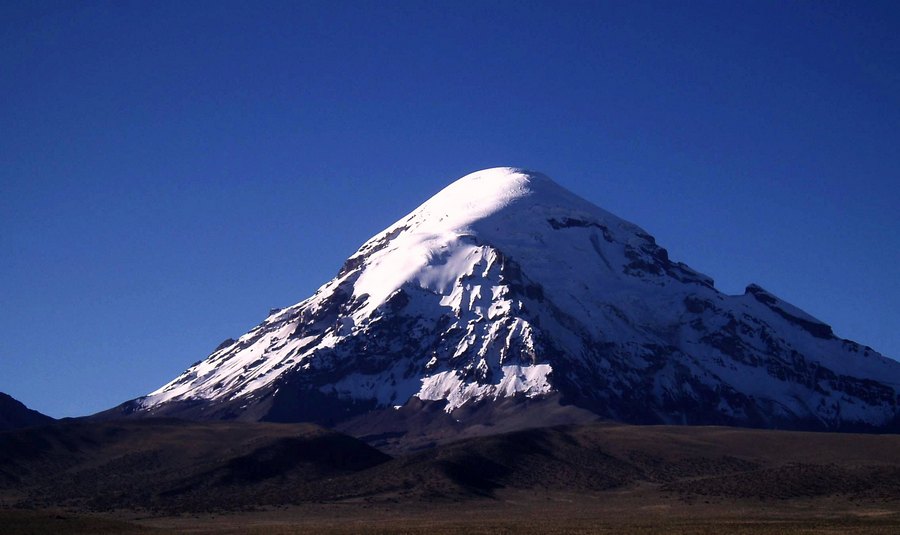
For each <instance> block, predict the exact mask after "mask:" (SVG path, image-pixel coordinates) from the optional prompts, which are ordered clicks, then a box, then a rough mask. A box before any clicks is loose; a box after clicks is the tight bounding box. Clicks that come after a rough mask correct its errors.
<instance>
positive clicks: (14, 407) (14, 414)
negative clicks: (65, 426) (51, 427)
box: [0, 392, 54, 431]
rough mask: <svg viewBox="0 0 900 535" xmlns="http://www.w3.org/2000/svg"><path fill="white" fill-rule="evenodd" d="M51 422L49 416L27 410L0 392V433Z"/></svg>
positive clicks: (21, 404)
mask: <svg viewBox="0 0 900 535" xmlns="http://www.w3.org/2000/svg"><path fill="white" fill-rule="evenodd" d="M53 421H54V419H53V418H51V417H50V416H47V415H45V414H41V413H39V412H38V411H36V410H33V409H29V408H28V407H26V406H25V405H24V404H23V403H22V402H20V401H18V400H17V399H15V398H13V397H12V396H10V395H8V394H4V393H3V392H0V431H5V430H8V429H21V428H23V427H31V426H35V425H43V424H48V423H50V422H53Z"/></svg>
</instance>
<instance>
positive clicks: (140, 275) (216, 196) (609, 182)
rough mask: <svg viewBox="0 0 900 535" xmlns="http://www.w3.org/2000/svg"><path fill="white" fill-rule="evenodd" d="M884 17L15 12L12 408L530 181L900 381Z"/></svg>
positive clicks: (644, 9) (196, 9)
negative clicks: (530, 175) (424, 215)
mask: <svg viewBox="0 0 900 535" xmlns="http://www.w3.org/2000/svg"><path fill="white" fill-rule="evenodd" d="M898 6H900V4H898V3H897V2H886V3H874V2H854V3H834V2H773V3H766V2H760V1H753V2H718V1H716V2H711V3H705V2H698V1H693V0H692V1H690V2H672V1H666V2H658V3H657V2H631V1H627V2H626V1H621V2H590V3H577V2H557V1H552V2H538V3H530V2H521V1H517V2H513V3H497V2H487V3H485V2H461V1H453V2H446V3H444V2H436V1H428V2H391V1H386V2H382V1H379V2H374V1H355V2H335V1H333V0H332V1H327V2H321V3H319V2H285V3H279V2H275V3H273V2H246V3H227V2H211V1H210V2H149V1H147V2H115V3H113V2H110V3H99V2H86V3H74V2H61V3H42V2H32V1H29V2H3V3H2V6H0V251H2V252H0V391H6V392H9V393H10V394H11V395H13V396H15V397H17V398H19V399H21V400H22V401H24V402H25V403H26V404H28V405H30V406H33V407H34V408H37V409H38V410H41V411H43V412H46V413H49V414H51V415H53V416H74V415H82V414H87V413H91V412H95V411H99V410H102V409H105V408H108V407H111V406H113V405H115V404H117V403H119V402H122V401H124V400H127V399H130V398H133V397H136V396H139V395H141V394H144V393H147V392H149V391H151V390H153V389H155V388H157V387H159V386H160V385H162V384H163V383H165V382H166V381H168V380H170V379H171V378H173V377H174V376H176V375H177V374H178V373H180V372H181V371H182V370H183V369H184V368H185V367H186V366H188V365H189V364H191V363H192V362H194V361H197V360H199V359H201V358H203V357H204V356H205V355H207V354H208V353H209V352H210V351H211V350H212V349H213V348H214V347H215V346H216V345H217V344H218V343H219V342H220V341H221V340H223V339H225V338H227V337H236V336H238V335H240V334H242V333H243V332H245V331H247V330H248V329H249V328H251V327H252V326H254V325H256V324H257V323H258V322H259V321H261V320H262V319H263V318H264V317H265V316H266V314H267V312H268V310H269V308H270V307H275V306H286V305H290V304H293V303H295V302H297V301H299V300H301V299H303V298H305V297H307V296H308V295H309V294H311V293H312V292H313V291H314V290H315V288H316V287H317V286H319V285H320V284H322V283H324V282H326V281H327V280H328V279H330V278H331V277H332V276H334V274H335V273H336V272H337V270H338V268H339V267H340V265H341V263H342V261H343V260H344V258H346V257H347V256H349V255H350V254H351V253H352V252H353V251H354V250H355V249H356V247H358V246H359V245H360V244H361V243H362V242H363V241H364V240H366V239H367V238H368V237H369V236H371V235H372V234H374V233H376V232H378V231H379V230H381V229H382V228H384V227H386V226H387V225H389V224H390V223H392V222H393V221H394V220H396V219H398V218H399V217H401V216H402V215H404V214H405V213H407V212H408V211H410V210H412V209H413V208H415V207H416V206H417V205H418V204H419V203H421V202H422V201H424V200H425V199H426V198H427V197H429V196H430V195H432V194H434V193H435V192H437V191H438V190H439V189H441V188H442V187H443V186H444V185H446V184H447V183H449V182H450V181H452V180H454V179H455V178H458V177H460V176H462V175H464V174H466V173H468V172H471V171H474V170H477V169H480V168H484V167H493V166H498V165H511V166H521V167H528V168H532V169H536V170H541V171H544V172H546V173H547V174H549V175H550V176H552V177H554V178H555V179H556V180H557V181H558V182H560V183H561V184H563V185H564V186H566V187H568V188H569V189H571V190H573V191H575V192H576V193H578V194H580V195H582V196H583V197H586V198H587V199H589V200H591V201H593V202H595V203H597V204H599V205H600V206H603V207H604V208H606V209H608V210H610V211H612V212H614V213H616V214H618V215H620V216H622V217H624V218H626V219H629V220H631V221H634V222H635V223H638V224H639V225H641V226H642V227H644V228H645V229H646V230H648V231H649V232H650V233H651V234H653V235H655V236H656V237H657V239H658V241H659V242H660V243H661V244H662V245H663V246H665V247H667V248H668V249H669V251H670V254H671V256H672V257H673V258H674V259H676V260H681V261H684V262H686V263H688V264H689V265H691V266H692V267H694V268H695V269H698V270H700V271H703V272H705V273H707V274H709V275H711V276H712V277H714V278H715V279H716V281H717V286H718V287H719V288H720V289H722V290H724V291H726V292H728V293H741V292H743V289H744V287H745V286H746V285H747V284H748V283H750V282H756V283H759V284H761V285H762V286H764V287H765V288H767V289H769V290H770V291H772V292H773V293H775V294H777V295H779V296H781V297H782V298H784V299H786V300H788V301H790V302H793V303H794V304H796V305H798V306H800V307H801V308H804V309H806V310H807V311H808V312H810V313H811V314H813V315H815V316H817V317H819V318H821V319H823V320H825V321H827V322H829V323H831V324H832V325H833V326H834V329H835V331H836V332H837V333H838V334H839V335H841V336H844V337H849V338H853V339H856V340H857V341H859V342H862V343H865V344H868V345H871V346H873V347H875V348H876V349H878V350H880V351H881V352H883V353H885V354H887V355H889V356H893V357H900V329H898V326H900V305H898V303H900V276H898V275H900V269H898V265H900V211H898V206H900V180H898V179H900V7H898Z"/></svg>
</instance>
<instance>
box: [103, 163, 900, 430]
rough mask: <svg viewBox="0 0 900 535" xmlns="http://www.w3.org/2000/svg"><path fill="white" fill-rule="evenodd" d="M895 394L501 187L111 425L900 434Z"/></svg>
mask: <svg viewBox="0 0 900 535" xmlns="http://www.w3.org/2000/svg"><path fill="white" fill-rule="evenodd" d="M898 389H900V363H897V362H896V361H893V360H890V359H887V358H885V357H884V356H882V355H880V354H878V353H877V352H875V351H874V350H872V349H870V348H868V347H864V346H860V345H859V344H857V343H855V342H852V341H848V340H843V339H839V338H837V337H835V336H834V334H833V333H832V331H831V328H830V327H829V326H827V325H825V324H824V323H822V322H821V321H819V320H817V319H816V318H813V317H811V316H809V315H808V314H806V313H804V312H803V311H801V310H799V309H797V308H796V307H793V306H792V305H790V304H788V303H785V302H784V301H782V300H780V299H779V298H777V297H776V296H774V295H772V294H771V293H769V292H767V291H766V290H764V289H762V288H760V287H759V286H756V285H750V286H748V288H747V290H746V292H745V293H744V294H743V295H737V296H729V295H725V294H722V293H721V292H719V291H717V290H716V289H715V287H714V284H713V281H712V279H710V278H709V277H707V276H705V275H703V274H700V273H697V272H696V271H694V270H692V269H690V268H689V267H688V266H686V265H685V264H682V263H679V262H673V261H672V260H670V259H669V257H668V254H667V252H666V250H665V249H663V248H662V247H660V246H658V245H657V244H656V242H655V240H654V239H653V237H652V236H650V235H649V234H648V233H646V232H645V231H643V230H642V229H641V228H639V227H637V226H635V225H633V224H631V223H628V222H626V221H624V220H622V219H619V218H618V217H616V216H614V215H612V214H610V213H608V212H606V211H604V210H603V209H601V208H599V207H597V206H595V205H593V204H591V203H589V202H588V201H585V200H584V199H581V198H579V197H578V196H576V195H574V194H572V193H571V192H569V191H567V190H565V189H564V188H562V187H561V186H559V185H558V184H556V183H555V182H553V181H552V180H551V179H549V178H548V177H546V176H545V175H542V174H539V173H532V172H528V171H522V170H518V169H511V168H498V169H489V170H485V171H480V172H477V173H473V174H471V175H468V176H466V177H463V178H461V179H459V180H458V181H456V182H454V183H452V184H451V185H450V186H448V187H447V188H445V189H444V190H442V191H441V192H439V193H438V194H437V195H435V196H434V197H432V198H431V199H430V200H428V201H427V202H426V203H424V204H423V205H422V206H420V207H419V208H417V209H416V210H414V211H413V212H412V213H410V214H409V215H407V216H406V217H404V218H403V219H401V220H400V221H398V222H397V223H395V224H394V225H392V226H391V227H389V228H387V229H385V230H384V231H382V232H381V233H379V234H377V235H376V236H374V237H373V238H372V239H370V240H369V241H367V242H366V243H365V244H363V245H362V247H360V249H359V250H358V251H357V252H356V253H355V254H354V255H353V256H351V257H350V258H349V259H348V260H347V262H346V263H345V264H344V266H343V267H342V268H341V270H340V272H339V273H338V275H337V277H336V278H335V279H333V280H332V281H330V282H328V283H327V284H325V285H324V286H322V287H321V288H319V290H318V291H317V292H316V293H315V294H314V295H313V296H311V297H310V298H308V299H306V300H304V301H302V302H300V303H298V304H296V305H294V306H292V307H289V308H286V309H283V310H277V311H275V312H274V313H272V314H271V315H270V316H269V317H268V318H267V319H266V320H265V321H264V322H263V323H262V324H260V325H259V326H258V327H256V328H254V329H253V330H251V331H250V332H248V333H247V334H245V335H243V336H241V337H240V338H239V339H237V340H228V341H226V342H225V343H223V344H222V345H221V346H220V347H219V348H217V350H216V351H214V352H213V353H212V354H211V355H210V356H209V357H207V358H206V359H205V360H203V361H200V362H198V363H197V364H195V365H194V366H192V367H190V368H189V369H188V370H186V371H185V372H184V373H183V374H182V375H181V376H179V377H177V378H175V379H174V380H173V381H172V382H170V383H168V384H167V385H165V386H163V387H162V388H160V389H159V390H157V391H155V392H153V393H151V394H149V395H148V396H145V397H143V398H139V399H137V400H134V401H133V402H129V403H127V404H125V405H124V406H122V407H121V408H120V409H119V410H117V411H115V412H116V413H118V414H121V413H123V412H124V413H126V414H136V415H153V414H157V415H159V414H162V415H179V416H186V417H192V418H239V419H248V420H281V421H304V420H309V421H317V422H323V423H329V424H339V423H340V422H343V421H347V420H349V419H352V418H353V417H354V416H356V415H359V414H362V413H366V412H367V411H371V410H378V411H381V412H391V411H396V412H398V413H400V412H402V411H406V412H409V411H419V410H423V409H421V407H423V405H425V406H427V405H429V404H437V405H438V406H439V407H440V408H441V409H442V410H443V412H444V413H445V414H447V415H448V418H447V419H446V420H447V422H448V424H449V423H450V422H452V421H454V420H458V419H460V417H462V416H465V417H468V418H474V419H477V418H475V417H474V416H472V414H473V413H474V412H477V411H473V408H479V407H484V408H486V407H488V406H489V405H491V404H493V403H494V402H496V401H500V400H512V401H516V400H524V399H531V400H542V399H543V400H546V399H550V400H556V401H558V402H561V403H562V404H564V405H574V406H576V407H579V408H581V409H586V410H588V411H591V412H593V413H594V414H596V415H598V416H600V417H604V418H611V419H616V420H622V421H627V422H642V423H688V424H728V425H749V426H762V427H791V428H802V429H832V430H854V429H897V428H898ZM483 423H484V422H483ZM486 423H487V424H491V423H493V422H490V421H488V422H486Z"/></svg>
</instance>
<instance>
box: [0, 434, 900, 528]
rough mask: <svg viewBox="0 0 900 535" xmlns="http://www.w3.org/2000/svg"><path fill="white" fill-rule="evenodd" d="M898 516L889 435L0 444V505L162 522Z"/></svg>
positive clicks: (898, 468)
mask: <svg viewBox="0 0 900 535" xmlns="http://www.w3.org/2000/svg"><path fill="white" fill-rule="evenodd" d="M634 489H642V492H647V493H649V494H647V495H648V496H663V495H665V496H674V497H676V498H677V497H680V498H677V499H684V500H692V499H703V500H709V499H713V500H725V501H727V500H746V499H752V500H755V501H758V500H763V501H770V500H778V501H779V502H782V503H783V502H784V501H785V500H787V501H790V500H793V499H807V500H808V499H826V498H827V499H832V498H834V497H840V498H841V499H850V500H857V501H862V502H878V503H889V504H893V506H900V436H897V435H857V434H832V433H805V432H787V431H770V430H750V429H736V428H723V427H671V426H628V425H620V424H594V425H584V426H563V427H553V428H540V429H528V430H522V431H515V432H511V433H505V434H497V435H492V436H487V437H475V438H470V439H465V440H461V441H458V442H454V443H450V444H444V445H440V446H437V447H434V448H430V449H425V450H421V451H418V452H415V453H407V454H402V455H398V456H396V457H394V458H391V457H389V456H388V455H385V454H383V453H381V452H380V451H378V450H376V449H374V448H372V447H370V446H367V445H366V444H364V443H363V442H361V441H359V440H356V439H354V438H351V437H348V436H346V435H342V434H340V433H336V432H333V431H328V430H325V429H323V428H320V427H316V426H312V425H305V424H270V423H246V422H187V421H179V420H138V421H127V422H87V421H70V422H62V423H59V424H55V425H51V426H45V427H41V428H32V429H25V430H18V431H9V432H4V433H0V497H2V498H3V500H2V502H3V503H5V504H7V505H14V506H20V507H21V506H28V507H38V508H43V507H52V506H67V507H75V508H79V509H88V510H98V509H99V510H104V509H140V510H143V509H150V510H156V511H164V512H179V511H196V510H232V511H234V510H241V509H245V508H248V507H257V506H262V505H277V504H312V503H335V504H338V503H340V504H349V503H360V504H388V503H404V504H416V503H418V504H423V505H424V504H429V503H430V504H440V503H445V504H446V503H453V502H458V501H460V500H462V501H472V500H474V501H481V500H488V501H492V500H496V499H498V498H502V496H505V495H508V494H509V493H510V492H522V491H525V492H532V491H533V492H542V493H551V494H554V493H563V494H572V493H575V494H578V495H583V496H598V497H602V496H605V495H608V494H609V493H621V492H630V491H633V490H634Z"/></svg>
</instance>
